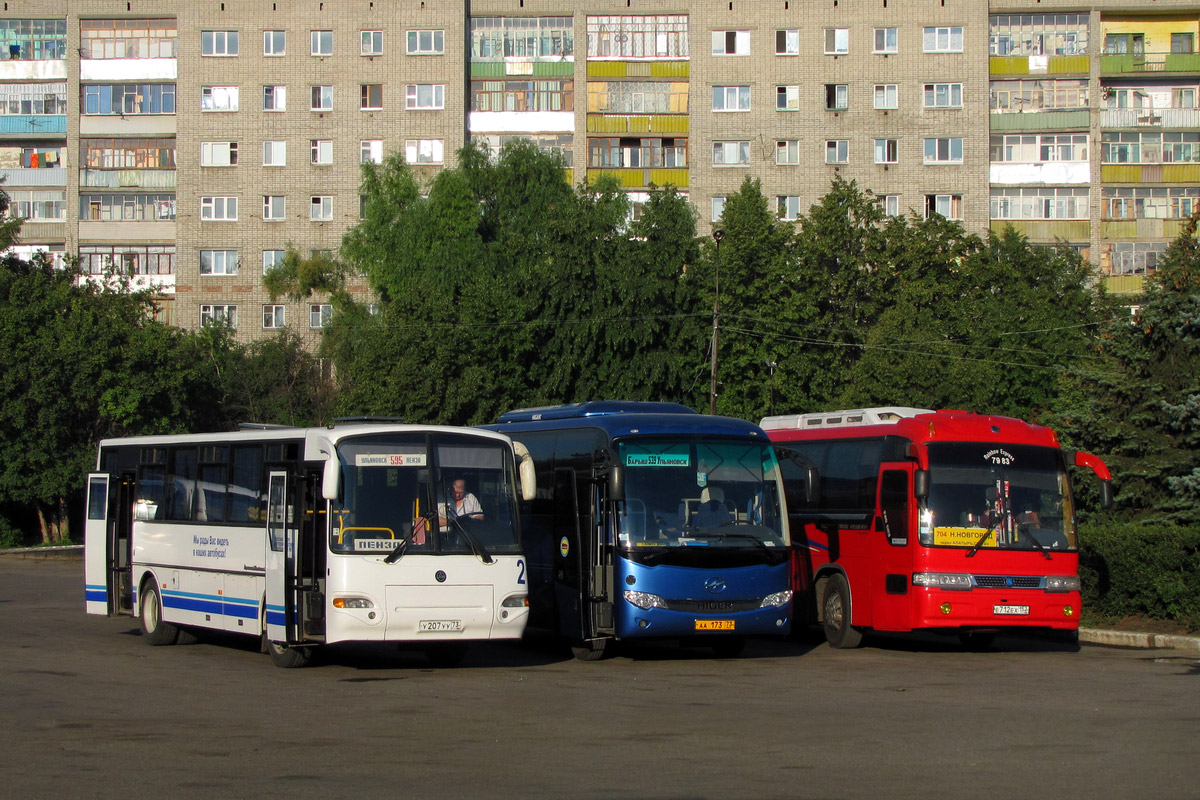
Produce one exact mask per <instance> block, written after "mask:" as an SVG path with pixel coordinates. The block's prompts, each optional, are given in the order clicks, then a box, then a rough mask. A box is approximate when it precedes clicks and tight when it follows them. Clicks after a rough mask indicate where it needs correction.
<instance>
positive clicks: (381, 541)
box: [85, 420, 534, 667]
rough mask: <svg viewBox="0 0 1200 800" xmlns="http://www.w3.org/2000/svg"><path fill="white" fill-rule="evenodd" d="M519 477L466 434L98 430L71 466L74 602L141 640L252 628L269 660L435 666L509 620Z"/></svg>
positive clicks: (516, 627) (415, 429) (524, 481)
mask: <svg viewBox="0 0 1200 800" xmlns="http://www.w3.org/2000/svg"><path fill="white" fill-rule="evenodd" d="M515 452H520V453H521V454H522V458H521V464H520V467H519V468H518V466H517V461H516V459H515V456H514V454H515ZM533 481H534V470H533V465H532V463H531V462H530V461H529V458H528V454H527V452H525V451H524V448H523V447H521V446H520V445H516V446H514V444H513V442H512V441H511V440H510V439H509V438H508V437H507V436H504V435H501V434H497V433H491V432H488V431H481V430H478V429H471V428H451V427H437V426H419V425H404V424H398V423H395V422H389V421H377V420H346V421H339V422H338V423H337V424H334V425H331V426H329V427H325V428H288V427H272V426H243V429H241V430H238V431H236V432H230V433H211V434H188V435H179V436H142V437H131V438H126V439H106V440H104V441H102V442H101V443H100V449H99V455H98V457H97V463H96V472H95V473H93V474H91V475H89V476H88V494H87V520H86V530H85V536H86V545H85V583H86V597H87V611H88V613H90V614H105V615H109V616H114V615H121V614H126V615H132V616H134V617H138V618H140V620H141V628H142V633H143V637H144V638H145V640H146V641H147V642H148V643H150V644H152V645H165V644H174V643H176V642H178V641H180V640H181V639H186V638H190V634H191V632H192V631H193V630H194V629H199V628H208V629H213V630H221V631H232V632H237V633H246V634H250V635H253V636H258V637H261V641H262V643H263V648H264V649H265V650H266V651H267V652H268V653H269V654H270V655H271V658H272V660H273V661H274V662H275V663H276V664H278V665H279V666H282V667H296V666H302V665H304V664H306V663H307V662H308V661H309V659H310V657H311V655H312V653H313V651H314V650H315V649H316V648H317V647H318V646H320V645H323V644H334V643H338V642H401V643H415V646H417V647H423V648H424V649H426V650H427V651H428V652H429V655H430V658H431V659H433V660H434V661H435V662H444V663H452V662H453V661H455V660H457V659H458V658H460V657H461V656H462V653H463V652H464V649H465V646H466V645H465V643H466V642H468V641H471V640H482V639H519V638H520V637H521V635H522V633H523V631H524V629H525V623H526V621H527V619H528V592H527V584H526V581H527V566H526V561H525V558H524V556H523V554H522V551H521V545H520V529H519V519H518V514H517V498H518V493H520V494H523V495H528V496H532V493H533V491H534V484H533ZM456 489H457V490H458V492H459V497H460V498H461V497H462V496H465V495H469V497H470V498H471V508H470V509H469V511H470V513H460V512H461V510H462V500H461V499H460V500H459V501H458V502H456V499H455V490H456ZM518 489H519V490H520V491H518Z"/></svg>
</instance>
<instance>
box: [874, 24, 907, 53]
mask: <svg viewBox="0 0 1200 800" xmlns="http://www.w3.org/2000/svg"><path fill="white" fill-rule="evenodd" d="M898 34H899V28H876V29H875V46H874V48H873V49H872V51H871V52H873V53H896V52H899V44H898V43H899V41H900V37H899V36H898Z"/></svg>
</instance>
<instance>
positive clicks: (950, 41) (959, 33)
mask: <svg viewBox="0 0 1200 800" xmlns="http://www.w3.org/2000/svg"><path fill="white" fill-rule="evenodd" d="M921 49H922V50H924V51H925V52H926V53H961V52H962V51H963V29H962V28H961V27H942V28H938V27H934V28H926V29H925V32H924V35H923V36H922V37H921ZM943 216H945V215H943Z"/></svg>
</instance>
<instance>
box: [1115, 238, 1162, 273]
mask: <svg viewBox="0 0 1200 800" xmlns="http://www.w3.org/2000/svg"><path fill="white" fill-rule="evenodd" d="M1169 246H1170V242H1113V243H1112V244H1111V245H1110V244H1107V243H1106V244H1105V245H1104V247H1105V248H1106V249H1107V250H1108V253H1107V255H1108V258H1109V263H1108V273H1109V274H1110V275H1144V274H1146V273H1149V272H1154V271H1156V270H1157V269H1158V262H1159V261H1160V260H1161V259H1162V257H1163V255H1165V254H1166V252H1167V248H1168V247H1169ZM1101 263H1103V257H1101Z"/></svg>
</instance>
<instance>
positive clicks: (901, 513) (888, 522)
mask: <svg viewBox="0 0 1200 800" xmlns="http://www.w3.org/2000/svg"><path fill="white" fill-rule="evenodd" d="M909 494H910V493H909V489H908V473H907V472H904V471H902V470H894V469H889V470H884V473H883V476H882V478H881V480H880V488H879V509H880V516H881V517H882V520H883V521H882V528H883V530H884V532H885V533H886V534H887V537H888V541H889V542H891V543H892V544H894V545H905V544H908V497H909Z"/></svg>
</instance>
